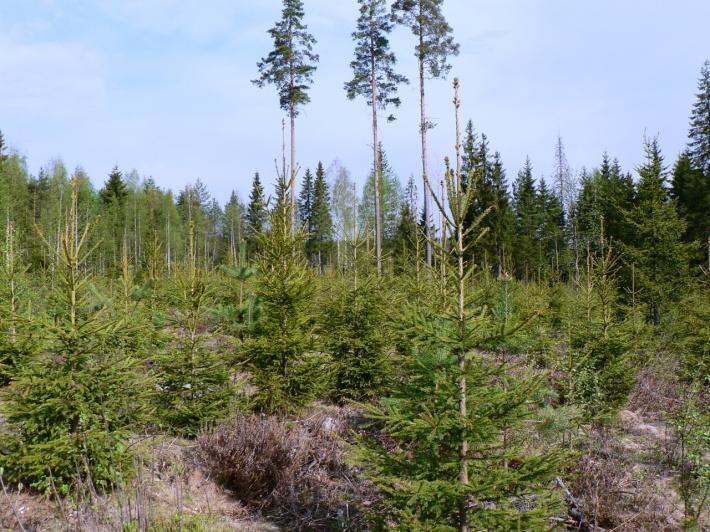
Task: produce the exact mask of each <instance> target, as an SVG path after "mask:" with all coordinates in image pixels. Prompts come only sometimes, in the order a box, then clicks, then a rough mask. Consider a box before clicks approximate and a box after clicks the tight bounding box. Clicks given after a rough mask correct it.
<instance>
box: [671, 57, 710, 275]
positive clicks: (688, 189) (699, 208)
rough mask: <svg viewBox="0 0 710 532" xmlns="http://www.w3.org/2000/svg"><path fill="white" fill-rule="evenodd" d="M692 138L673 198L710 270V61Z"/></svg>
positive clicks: (702, 74) (692, 117)
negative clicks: (709, 213) (709, 214)
mask: <svg viewBox="0 0 710 532" xmlns="http://www.w3.org/2000/svg"><path fill="white" fill-rule="evenodd" d="M688 138H689V142H688V149H687V151H686V152H685V153H684V154H682V155H681V156H680V158H679V159H678V162H677V163H676V165H675V168H674V169H673V183H672V186H671V195H672V196H673V198H675V199H676V200H677V202H678V212H679V214H680V215H681V216H683V217H684V218H685V220H686V221H687V223H688V227H687V229H686V232H685V240H686V242H692V241H698V242H700V243H701V244H702V247H701V248H700V250H701V251H700V253H698V255H697V258H696V262H697V263H699V264H703V265H705V267H706V268H707V269H708V270H709V271H710V216H708V212H710V61H705V64H704V65H703V68H702V70H701V71H700V79H699V80H698V92H697V95H696V102H695V104H694V105H693V110H692V113H691V115H690V131H689V132H688Z"/></svg>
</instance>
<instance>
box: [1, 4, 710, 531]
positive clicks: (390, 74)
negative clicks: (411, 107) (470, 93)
mask: <svg viewBox="0 0 710 532" xmlns="http://www.w3.org/2000/svg"><path fill="white" fill-rule="evenodd" d="M358 3H359V5H360V18H359V20H358V25H357V28H356V31H355V33H353V39H354V41H355V53H354V59H353V62H352V63H351V66H352V71H353V78H352V80H350V81H348V82H347V83H346V84H345V91H346V95H347V96H348V97H349V98H357V97H360V96H362V97H363V98H364V100H365V101H366V103H367V104H368V106H369V107H370V108H371V110H370V111H369V112H371V113H372V122H373V125H372V133H373V142H372V148H373V150H372V153H371V154H369V155H370V156H371V157H372V167H371V172H370V175H369V176H367V178H366V179H364V180H363V181H364V186H363V187H361V190H358V186H357V184H356V181H358V180H355V179H353V177H352V176H351V175H350V173H349V172H348V170H347V169H346V168H344V167H343V166H342V165H341V164H340V163H339V162H337V160H336V161H335V162H333V163H332V164H330V165H329V166H328V167H326V166H324V164H323V163H322V162H320V161H311V162H310V164H308V165H304V167H303V168H301V167H300V166H299V164H298V162H297V157H296V156H297V152H296V126H297V118H298V116H299V110H300V108H301V107H302V106H304V105H306V104H308V103H309V97H308V88H309V86H310V83H311V76H312V73H313V71H314V70H315V68H316V65H317V62H318V56H317V55H316V54H315V52H314V47H315V45H316V41H315V39H314V37H313V36H312V35H310V34H309V33H308V30H307V27H306V25H305V24H304V23H303V17H304V12H303V5H302V3H301V2H300V1H298V0H285V1H284V8H283V13H282V19H281V20H279V21H278V22H277V23H276V25H275V26H274V27H273V28H272V30H270V34H271V36H272V37H273V41H274V48H273V50H272V51H271V52H270V53H269V54H268V55H267V56H265V57H264V58H263V59H262V60H261V61H260V62H259V63H258V67H257V68H258V78H257V79H256V80H255V83H256V84H257V85H258V86H266V85H274V86H275V88H276V90H277V92H278V97H279V103H280V105H281V107H282V109H283V110H284V112H285V113H286V115H287V118H288V123H286V122H285V123H284V147H283V157H282V160H279V161H278V163H277V165H276V166H277V170H276V175H275V176H270V177H268V178H267V177H265V174H263V175H260V174H259V173H256V174H255V175H254V177H253V182H252V186H251V190H249V191H236V190H235V191H234V192H233V193H232V194H231V196H230V197H229V198H214V197H212V196H211V194H210V192H209V191H208V190H207V188H206V186H205V185H204V184H203V183H202V182H201V181H199V180H198V181H196V182H195V183H194V184H192V185H189V186H187V187H185V188H184V189H183V190H181V191H177V192H173V191H171V190H168V189H163V188H161V187H159V186H157V185H156V183H155V182H154V181H153V180H152V179H151V178H145V177H142V176H140V175H139V174H138V173H137V172H136V171H126V170H122V169H119V168H113V169H112V170H111V171H110V173H109V174H108V175H107V177H106V178H105V181H104V183H103V185H102V186H101V187H100V188H97V187H95V186H94V184H93V182H92V180H91V179H90V177H89V176H88V175H87V174H86V173H85V172H84V171H83V170H82V169H81V168H77V169H75V170H74V171H72V172H70V171H69V170H68V169H67V168H65V166H64V165H63V164H62V162H61V161H59V160H55V161H51V162H50V163H48V164H47V165H46V166H44V167H43V168H42V169H41V170H40V171H39V173H38V174H37V175H30V174H29V173H28V170H27V166H26V164H25V160H24V158H23V156H22V154H21V153H18V152H13V151H9V150H8V149H7V147H6V144H5V141H4V140H3V137H2V135H1V134H0V214H1V216H0V230H1V235H2V243H1V244H0V251H1V253H0V386H2V388H1V389H0V409H1V411H2V422H1V423H0V479H1V480H2V487H3V497H4V498H3V503H2V506H1V508H2V512H3V513H4V515H2V516H0V517H2V519H3V526H7V527H9V528H16V529H23V530H29V529H48V528H51V527H55V528H54V529H56V528H59V529H61V528H62V527H67V528H78V529H87V530H93V529H109V530H113V529H118V530H148V529H150V530H180V529H183V528H184V529H187V530H218V529H225V530H231V529H247V528H250V527H252V528H253V529H269V528H268V527H270V526H279V527H282V528H284V529H303V530H314V529H327V530H366V529H372V530H381V529H402V530H450V529H451V530H462V531H463V530H513V529H517V530H546V529H550V528H555V527H559V528H560V529H564V528H565V527H573V528H575V529H586V530H603V529H614V530H651V529H661V528H664V527H665V528H664V529H681V528H684V529H689V530H704V529H706V527H707V526H708V520H707V519H708V513H707V512H708V510H707V502H708V501H707V499H708V486H709V484H710V482H709V479H710V469H709V468H708V456H707V450H708V447H709V444H710V441H709V440H710V428H709V425H708V421H709V418H708V368H709V364H710V354H709V353H708V346H709V345H710V329H709V325H708V324H709V323H710V299H709V298H708V271H710V216H709V214H708V213H710V62H706V63H705V64H704V65H703V66H702V68H701V70H700V77H699V80H698V85H697V86H698V90H697V99H696V101H695V102H694V103H693V104H692V108H691V109H690V128H689V135H688V145H687V148H686V150H685V151H683V153H681V154H680V155H679V156H678V157H677V158H675V159H674V160H670V159H668V158H666V156H664V154H663V152H662V148H661V141H660V140H659V138H657V137H647V138H644V139H639V151H642V152H643V154H644V160H643V163H642V164H641V165H639V166H638V167H637V168H634V169H625V168H622V167H621V165H620V164H619V162H618V161H617V160H616V159H615V158H614V157H613V154H610V153H602V154H600V156H599V160H598V161H590V162H589V167H588V168H583V169H582V170H581V171H573V170H572V169H571V168H570V166H569V164H568V162H567V158H566V155H565V146H564V143H563V140H562V138H558V139H557V142H556V143H554V144H553V145H552V146H551V150H550V153H551V157H554V161H555V172H554V175H551V176H549V177H548V178H543V177H541V176H536V172H535V170H534V166H533V162H532V161H530V160H529V159H528V160H527V162H526V163H525V165H524V166H523V167H522V168H520V169H519V170H518V171H517V172H511V170H510V169H509V168H507V167H506V165H505V163H504V159H503V156H502V155H501V154H500V153H499V152H498V151H496V149H495V139H489V138H488V136H487V135H486V134H485V133H484V132H481V131H478V130H477V129H476V128H475V126H474V123H473V122H472V121H470V120H469V121H468V122H465V123H464V121H462V119H461V116H462V114H463V115H465V103H466V102H461V101H460V99H459V97H458V87H459V85H458V80H456V81H454V92H453V94H454V105H453V106H452V109H451V112H452V114H455V116H456V131H455V132H452V133H451V136H452V138H455V145H452V150H451V155H450V159H446V160H445V161H429V160H428V154H427V132H428V130H429V129H430V128H431V124H430V122H429V120H428V117H427V115H426V100H425V96H426V92H425V87H426V80H428V79H431V78H443V77H446V75H447V74H448V73H449V70H450V67H449V65H448V64H447V58H448V57H449V56H451V55H455V54H457V53H458V45H457V44H456V43H455V41H454V39H453V34H452V30H451V27H450V26H449V25H448V23H447V22H446V21H445V20H444V18H443V15H442V13H441V3H442V2H441V0H420V1H416V0H398V1H396V2H394V5H393V6H392V9H391V10H390V9H389V8H388V7H387V5H386V3H385V2H384V1H381V0H359V2H358ZM395 25H404V26H406V27H408V28H410V29H411V30H412V35H413V36H414V38H415V39H414V40H415V54H416V56H417V58H418V61H419V66H420V69H419V72H418V82H419V84H420V89H421V90H420V94H421V123H420V126H421V127H420V131H419V134H420V137H421V146H418V147H417V150H419V149H420V148H421V151H418V152H417V156H421V159H422V179H421V180H420V179H416V180H415V179H414V177H411V178H409V179H408V180H407V181H406V182H402V181H400V179H399V177H398V176H397V173H396V169H394V168H392V166H391V165H390V163H389V162H388V159H387V155H386V151H385V149H384V146H385V144H384V143H383V141H382V140H381V139H380V138H379V133H380V126H379V125H378V114H379V113H378V111H382V110H385V109H389V110H388V111H387V112H388V113H389V112H391V110H394V109H396V107H397V106H398V104H399V100H398V97H397V87H398V85H400V84H401V83H404V82H406V79H405V78H404V76H403V75H401V74H399V73H397V72H396V71H395V68H396V60H395V59H396V58H395V57H394V54H393V53H392V52H391V50H390V49H389V45H388V40H387V36H388V34H389V32H390V31H391V30H392V28H393V27H394V26H395ZM688 83H692V80H688ZM379 118H380V119H382V118H383V117H379ZM384 118H388V117H384ZM392 118H393V117H392ZM679 120H685V118H684V117H679ZM287 126H290V128H289V127H287ZM289 132H290V134H289V135H287V133H289ZM287 136H288V140H290V146H287V143H286V138H287ZM551 144H552V143H551ZM287 147H288V148H289V149H287ZM325 156H326V154H324V157H325ZM432 165H435V166H438V167H439V168H440V170H439V171H436V172H431V167H432ZM430 172H431V175H442V176H443V178H441V179H440V180H439V182H435V181H434V180H433V179H431V178H430V177H429V176H430ZM247 193H248V194H247ZM225 200H227V201H226V203H225V202H224V201H225ZM195 478H199V481H200V482H202V484H199V485H195V484H194V483H195V482H196V480H195ZM160 486H162V487H160ZM166 486H167V487H166ZM205 486H209V487H210V488H209V489H210V490H213V492H210V491H209V490H208V489H207V488H206V487H205ZM161 489H162V490H163V491H164V493H163V492H161ZM198 493H202V494H203V496H204V493H213V497H214V499H212V501H211V502H210V500H209V499H208V500H207V502H206V506H205V505H200V503H198V502H196V501H198V500H199V496H198ZM166 501H167V502H166ZM203 502H204V501H203ZM23 508H24V510H23ZM28 508H31V510H28Z"/></svg>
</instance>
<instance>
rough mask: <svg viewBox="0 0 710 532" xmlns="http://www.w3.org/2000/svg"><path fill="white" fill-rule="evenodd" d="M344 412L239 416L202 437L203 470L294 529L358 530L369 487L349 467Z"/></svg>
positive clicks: (319, 410)
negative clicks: (290, 416)
mask: <svg viewBox="0 0 710 532" xmlns="http://www.w3.org/2000/svg"><path fill="white" fill-rule="evenodd" d="M352 414H353V413H352V412H350V411H348V410H347V409H338V408H335V407H325V406H317V407H315V408H313V409H312V410H310V411H309V412H307V413H306V414H305V415H303V416H301V417H300V418H298V419H287V420H281V419H278V418H276V417H273V416H258V415H251V416H244V415H237V416H236V417H234V418H233V419H231V420H229V421H227V422H226V423H223V424H222V425H219V426H217V427H215V428H214V429H212V430H210V431H208V432H205V433H203V434H202V435H201V436H200V437H199V438H198V444H199V451H198V456H199V459H200V461H201V464H202V465H203V466H204V468H205V470H206V471H208V472H210V474H211V476H213V478H215V479H217V480H218V481H219V482H220V483H221V484H223V485H224V486H225V487H227V488H228V489H229V490H231V491H232V492H233V493H234V495H235V497H237V498H238V499H239V500H240V501H242V502H244V503H245V504H247V505H248V506H249V507H251V508H254V509H258V510H263V511H266V512H268V514H269V516H270V517H272V518H274V519H275V520H277V521H278V522H279V523H282V524H284V525H285V526H287V528H288V529H289V530H322V529H333V528H336V529H340V530H353V529H359V528H360V527H361V525H362V516H361V515H360V514H359V513H358V512H357V510H356V508H357V506H356V505H357V503H358V502H359V501H361V500H362V498H363V497H364V496H365V492H366V487H365V486H363V485H362V484H360V483H358V482H357V481H356V480H355V479H354V474H353V471H352V470H351V468H350V467H349V466H348V465H346V463H345V459H344V458H345V457H344V453H345V450H346V444H345V442H344V440H343V438H344V437H345V436H346V434H347V432H348V425H349V421H350V420H349V419H348V418H349V416H351V415H352Z"/></svg>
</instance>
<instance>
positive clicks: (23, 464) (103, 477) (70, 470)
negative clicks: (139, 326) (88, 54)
mask: <svg viewBox="0 0 710 532" xmlns="http://www.w3.org/2000/svg"><path fill="white" fill-rule="evenodd" d="M78 224H79V221H78V219H77V180H76V179H72V194H71V197H70V205H69V208H68V215H67V223H66V225H65V227H64V231H63V235H62V239H61V245H60V252H59V254H58V255H56V256H55V260H56V268H57V270H56V271H57V278H56V285H55V287H54V289H53V291H52V294H51V305H50V309H51V313H50V315H48V316H34V317H33V318H32V327H34V328H36V329H38V330H40V331H41V333H42V336H43V338H44V341H43V342H42V344H41V346H38V349H37V350H36V351H35V352H34V353H32V356H31V359H30V360H29V361H27V363H26V364H24V365H23V366H22V367H21V368H19V370H18V372H17V374H16V375H14V378H13V380H12V382H11V383H10V385H9V386H8V387H7V388H6V389H5V390H4V391H3V396H2V410H3V415H4V416H5V419H6V420H7V423H8V426H9V429H10V430H9V431H8V432H5V433H3V435H2V437H1V438H0V439H1V445H2V446H3V448H4V449H5V451H4V452H3V453H2V454H0V465H1V466H2V467H3V468H4V470H5V474H6V478H9V479H10V481H12V482H22V483H23V484H25V485H29V486H31V487H32V488H35V489H37V490H40V491H46V492H49V490H50V487H51V486H52V484H54V485H55V486H56V487H57V489H58V490H59V491H60V493H64V494H66V493H67V492H68V491H69V490H70V489H71V488H72V486H75V485H83V486H86V485H94V486H96V487H97V488H99V489H107V488H108V487H110V486H112V485H114V484H116V483H117V482H119V480H120V479H121V477H122V474H123V473H125V472H126V471H127V470H128V468H129V467H130V464H131V463H132V453H131V451H130V448H129V446H128V445H127V443H128V441H127V440H128V437H129V436H130V434H131V431H133V430H137V429H140V427H141V423H142V422H144V421H145V420H146V415H147V414H148V412H149V408H148V401H147V398H146V394H147V393H149V391H150V390H152V388H153V383H152V382H151V381H150V379H149V377H145V376H143V375H144V372H141V371H138V367H137V366H138V363H139V362H138V360H137V358H136V356H135V353H131V352H130V351H129V350H127V349H126V348H125V345H126V344H125V343H124V342H122V341H121V337H122V335H123V334H124V331H125V330H126V329H127V328H128V327H129V324H127V323H126V322H125V321H124V320H116V319H112V318H111V317H110V316H107V307H102V308H99V309H98V310H96V309H95V307H94V305H93V304H92V292H91V290H90V282H91V278H90V276H89V274H88V271H87V268H86V266H85V265H86V262H87V260H88V259H89V258H90V256H91V249H90V248H88V247H87V242H88V238H87V235H88V226H87V227H86V228H85V229H84V231H83V232H82V233H81V234H79V230H78ZM46 244H47V245H48V247H49V248H50V249H51V250H52V251H54V250H55V248H54V246H51V245H50V244H49V243H48V242H46Z"/></svg>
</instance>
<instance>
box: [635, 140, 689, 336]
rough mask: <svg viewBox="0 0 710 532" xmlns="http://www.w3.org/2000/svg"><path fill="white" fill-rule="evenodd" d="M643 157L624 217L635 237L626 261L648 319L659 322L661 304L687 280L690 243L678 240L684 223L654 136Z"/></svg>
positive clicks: (669, 299)
mask: <svg viewBox="0 0 710 532" xmlns="http://www.w3.org/2000/svg"><path fill="white" fill-rule="evenodd" d="M644 150H645V152H646V160H645V161H644V162H643V164H642V165H641V166H639V168H638V170H637V172H638V174H639V178H640V180H639V182H638V185H637V188H636V199H635V202H634V205H633V207H632V208H631V209H630V210H629V211H628V212H627V220H628V222H629V224H630V225H631V227H632V228H633V233H634V240H633V242H632V243H631V244H629V245H626V246H624V251H625V252H626V255H627V257H626V259H627V262H630V263H632V264H634V265H635V267H636V273H637V275H638V285H639V287H640V288H642V290H643V292H642V297H643V299H644V300H645V302H646V303H647V304H648V307H649V321H651V322H652V323H653V324H654V325H659V324H660V323H661V316H662V308H663V306H664V304H666V303H668V302H669V301H671V300H673V299H674V298H677V297H678V296H679V295H680V293H681V288H682V286H683V283H684V282H685V280H686V278H687V277H686V275H685V274H687V267H688V258H689V247H688V245H687V244H684V243H683V242H682V241H681V237H682V235H683V232H684V231H685V227H686V224H685V222H684V221H683V220H682V219H680V218H679V216H678V212H677V210H676V203H675V201H673V200H669V197H668V191H667V190H666V187H665V182H666V176H667V172H666V167H665V166H664V164H663V156H662V155H661V149H660V147H659V145H658V140H657V139H651V140H646V141H645V146H644Z"/></svg>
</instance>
